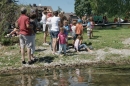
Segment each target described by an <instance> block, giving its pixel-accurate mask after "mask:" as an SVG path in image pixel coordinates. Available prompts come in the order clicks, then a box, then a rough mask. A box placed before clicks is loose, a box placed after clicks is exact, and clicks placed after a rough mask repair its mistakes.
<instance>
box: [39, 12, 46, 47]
mask: <svg viewBox="0 0 130 86" xmlns="http://www.w3.org/2000/svg"><path fill="white" fill-rule="evenodd" d="M46 21H47V11H43V13H42V20H41V23H42V26H43V32H44V36H43V45H48V44H47V43H46V37H47V33H48V29H47V27H46Z"/></svg>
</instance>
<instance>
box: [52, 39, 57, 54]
mask: <svg viewBox="0 0 130 86" xmlns="http://www.w3.org/2000/svg"><path fill="white" fill-rule="evenodd" d="M56 44H57V38H52V47H53V54H54V53H55V52H56Z"/></svg>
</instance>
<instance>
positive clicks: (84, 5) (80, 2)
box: [74, 0, 92, 17]
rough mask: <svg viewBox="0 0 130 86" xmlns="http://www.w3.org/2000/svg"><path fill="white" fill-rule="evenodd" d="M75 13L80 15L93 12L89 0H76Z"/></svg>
mask: <svg viewBox="0 0 130 86" xmlns="http://www.w3.org/2000/svg"><path fill="white" fill-rule="evenodd" d="M74 5H75V13H76V15H78V16H79V17H81V16H83V15H85V14H88V15H90V14H91V11H92V9H91V5H90V2H89V0H75V4H74Z"/></svg>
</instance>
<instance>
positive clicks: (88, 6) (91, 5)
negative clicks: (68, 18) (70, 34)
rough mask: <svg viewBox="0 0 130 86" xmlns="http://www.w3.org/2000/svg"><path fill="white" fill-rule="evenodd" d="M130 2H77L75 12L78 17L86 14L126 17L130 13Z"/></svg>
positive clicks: (124, 0) (103, 0) (89, 0)
mask: <svg viewBox="0 0 130 86" xmlns="http://www.w3.org/2000/svg"><path fill="white" fill-rule="evenodd" d="M129 5H130V0H75V12H76V14H77V15H78V16H82V15H84V14H85V13H87V14H91V12H93V13H94V14H96V15H105V14H107V15H108V16H115V15H120V16H121V15H122V16H123V15H126V13H128V12H129V11H130V6H129Z"/></svg>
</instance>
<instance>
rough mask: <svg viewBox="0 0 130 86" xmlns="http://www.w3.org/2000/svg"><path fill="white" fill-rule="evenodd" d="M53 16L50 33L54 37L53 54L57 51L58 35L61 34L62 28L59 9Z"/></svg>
mask: <svg viewBox="0 0 130 86" xmlns="http://www.w3.org/2000/svg"><path fill="white" fill-rule="evenodd" d="M53 15H54V16H53V17H52V18H51V31H50V35H51V38H52V43H51V45H52V54H55V53H56V44H57V37H58V34H59V28H60V17H58V11H54V13H53Z"/></svg>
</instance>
